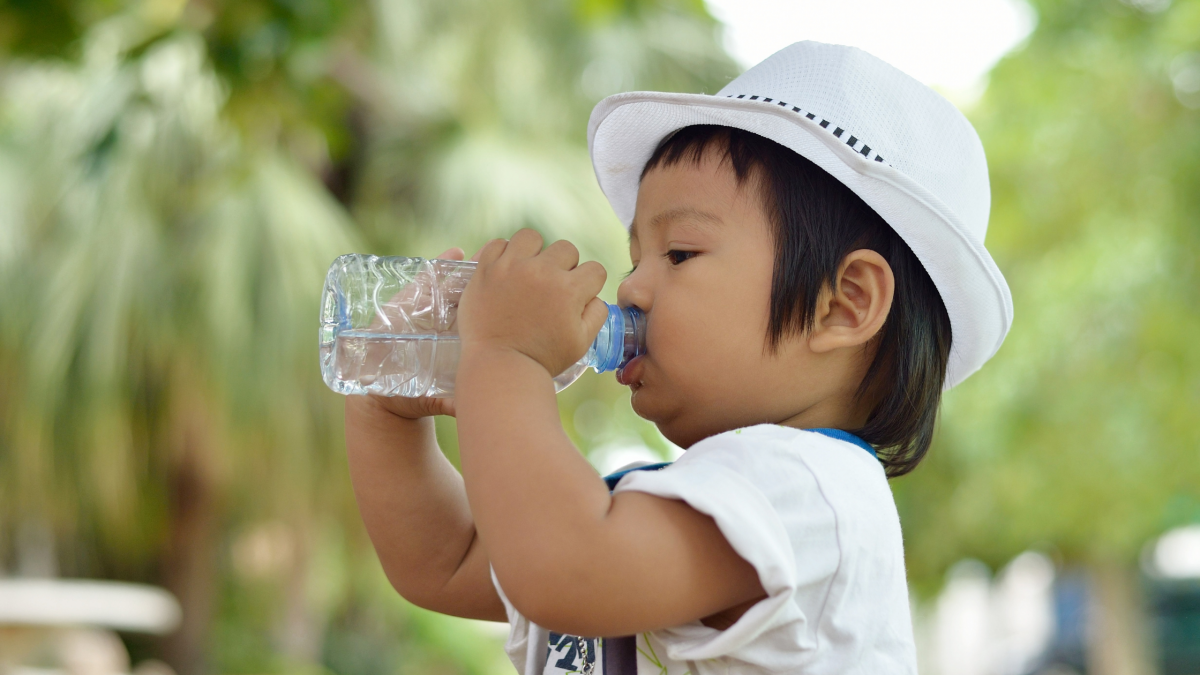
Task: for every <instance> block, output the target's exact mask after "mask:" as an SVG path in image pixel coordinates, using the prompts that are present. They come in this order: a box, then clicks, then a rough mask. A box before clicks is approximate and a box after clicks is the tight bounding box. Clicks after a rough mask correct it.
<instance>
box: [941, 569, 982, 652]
mask: <svg viewBox="0 0 1200 675" xmlns="http://www.w3.org/2000/svg"><path fill="white" fill-rule="evenodd" d="M934 611H935V613H934V619H933V621H934V627H933V642H934V644H933V648H934V653H933V659H934V662H935V665H936V667H937V672H939V673H942V675H990V673H989V668H988V661H989V659H988V658H987V653H988V651H989V650H988V646H989V645H988V638H989V635H990V633H991V579H990V574H989V572H988V568H987V566H986V565H984V564H983V563H981V562H979V561H978V560H963V561H961V562H959V563H956V564H955V565H954V567H951V568H950V571H949V572H948V573H947V575H946V585H945V587H943V588H942V593H941V595H939V596H938V599H937V608H936V609H935V610H934Z"/></svg>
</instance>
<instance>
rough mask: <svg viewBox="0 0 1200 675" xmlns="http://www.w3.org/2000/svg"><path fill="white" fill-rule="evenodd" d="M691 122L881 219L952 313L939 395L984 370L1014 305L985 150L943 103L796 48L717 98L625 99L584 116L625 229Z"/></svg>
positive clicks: (892, 75)
mask: <svg viewBox="0 0 1200 675" xmlns="http://www.w3.org/2000/svg"><path fill="white" fill-rule="evenodd" d="M693 124H716V125H722V126H727V127H736V128H738V129H744V130H746V131H750V132H753V133H755V134H758V135H759V136H764V137H766V138H769V139H771V140H773V141H775V142H776V143H779V144H781V145H784V146H786V147H788V148H790V149H792V150H794V151H796V152H798V153H800V154H801V155H802V156H804V157H806V158H808V159H809V160H810V161H812V162H813V163H814V164H816V165H817V166H819V167H821V168H822V169H824V170H825V171H827V172H828V173H829V174H830V175H832V176H833V177H834V178H836V179H838V180H839V181H841V182H842V183H844V184H845V185H846V186H847V187H849V188H850V189H851V190H853V191H854V192H855V193H856V194H857V195H858V196H859V197H861V198H862V200H863V201H864V202H866V203H867V204H868V205H869V206H870V207H871V208H873V209H875V211H876V212H877V213H878V214H879V215H880V216H882V217H883V219H884V220H886V221H887V222H888V224H889V225H891V226H892V227H893V228H894V229H895V230H896V232H897V233H898V234H899V235H900V236H901V237H902V238H903V239H904V241H905V242H906V243H907V244H908V246H909V247H910V248H911V249H912V251H913V253H914V254H915V255H916V256H917V259H918V260H920V261H921V264H922V265H924V266H925V270H926V271H927V272H928V273H929V276H930V278H931V279H932V280H933V283H934V285H936V286H937V289H938V291H939V292H940V293H941V295H942V301H943V302H944V303H945V305H946V311H947V313H948V314H949V315H950V327H951V331H952V347H951V350H950V362H949V366H948V369H947V374H946V383H945V386H946V387H947V388H949V387H952V386H954V385H956V384H958V383H959V382H962V381H963V380H964V379H966V378H967V376H968V375H970V374H971V373H973V372H975V371H976V370H978V369H979V368H980V366H982V365H983V364H984V362H986V361H987V360H988V359H989V358H991V357H992V355H993V354H995V353H996V350H998V349H999V348H1000V344H1001V343H1002V342H1004V336H1005V335H1006V334H1007V333H1008V328H1009V326H1010V325H1011V324H1012V296H1011V295H1010V294H1009V290H1008V284H1006V283H1005V281H1004V276H1003V275H1001V274H1000V270H999V269H998V268H997V267H996V263H995V262H994V261H993V260H992V257H991V256H990V255H989V254H988V252H987V249H985V248H984V246H983V239H984V235H985V234H986V233H987V222H988V211H989V209H990V208H991V190H990V188H989V186H988V173H987V159H986V158H985V157H984V154H983V144H982V143H980V142H979V136H978V135H977V134H976V133H975V129H974V127H972V126H971V123H970V122H968V121H967V119H966V118H965V117H963V115H962V113H960V112H959V111H958V109H957V108H955V107H954V106H953V105H952V104H951V103H950V102H949V101H947V100H946V99H944V98H942V97H941V96H939V95H938V94H937V93H936V92H934V91H933V90H932V89H930V88H929V87H927V86H925V85H923V84H921V83H920V82H918V81H916V80H914V79H913V78H911V77H909V76H908V75H905V74H904V73H902V72H900V71H899V70H897V69H896V68H894V67H892V66H890V65H888V64H887V63H884V62H883V61H881V60H880V59H878V58H876V57H874V56H871V55H870V54H868V53H866V52H864V51H862V50H860V49H855V48H853V47H844V46H840V45H827V44H822V43H819V42H797V43H796V44H794V45H791V46H790V47H786V48H784V49H781V50H780V51H778V52H776V53H775V54H774V55H772V56H771V57H769V58H768V59H766V60H765V61H763V62H762V63H760V64H758V65H756V66H754V67H753V68H751V69H750V70H747V71H746V72H745V73H743V74H742V75H741V76H739V77H738V78H736V79H734V80H733V81H732V82H730V83H729V84H728V85H727V86H726V87H725V88H724V89H722V90H721V91H719V92H717V94H716V95H712V96H710V95H706V94H669V93H662V92H629V93H625V94H617V95H615V96H609V97H608V98H606V99H604V100H603V101H600V103H599V104H597V105H596V108H595V110H593V111H592V117H591V120H590V122H589V123H588V149H589V150H590V151H591V154H592V166H593V167H594V168H595V170H596V177H597V178H598V179H599V181H600V188H601V189H602V190H603V191H604V194H605V195H606V196H607V197H608V200H609V202H610V203H611V204H612V206H613V209H614V210H615V211H616V212H617V216H619V217H620V218H621V220H622V221H623V222H624V223H625V226H626V227H629V224H630V221H632V220H633V213H634V207H635V205H636V203H637V192H638V184H639V182H640V178H641V173H642V168H643V167H644V166H645V165H646V161H647V160H649V159H650V155H651V154H653V152H654V150H655V148H657V147H658V144H659V143H660V142H661V141H662V140H663V139H664V138H666V137H667V136H668V135H670V134H671V133H672V132H674V131H676V130H677V129H680V128H683V127H686V126H691V125H693Z"/></svg>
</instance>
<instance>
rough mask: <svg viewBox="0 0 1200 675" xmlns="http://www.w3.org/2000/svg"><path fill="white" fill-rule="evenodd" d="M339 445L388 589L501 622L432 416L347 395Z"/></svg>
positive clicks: (458, 479)
mask: <svg viewBox="0 0 1200 675" xmlns="http://www.w3.org/2000/svg"><path fill="white" fill-rule="evenodd" d="M346 450H347V457H348V462H349V468H350V477H351V480H352V482H353V484H354V493H355V497H356V499H357V500H358V507H359V510H360V511H361V513H362V518H363V522H364V523H365V524H366V527H367V532H368V534H369V535H370V537H371V541H372V543H373V544H374V545H375V550H376V552H377V553H378V555H379V560H380V562H381V563H382V565H383V568H384V572H385V573H386V574H387V576H388V579H389V580H390V581H391V583H392V585H393V586H394V587H395V588H396V590H397V591H398V592H399V593H400V594H401V595H403V596H404V597H405V598H407V599H408V600H409V601H411V602H413V603H414V604H417V605H420V606H423V607H427V608H429V609H434V610H437V611H440V612H443V613H447V614H455V615H459V616H468V617H472V618H480V619H491V620H504V619H505V618H506V617H505V614H504V608H503V605H502V604H501V603H500V601H499V597H498V596H497V595H496V592H495V590H494V589H493V588H492V585H491V579H490V573H489V571H488V561H487V555H486V552H485V551H484V550H483V547H482V545H480V543H479V540H478V539H477V538H476V536H475V524H474V522H473V519H472V517H471V511H470V508H469V507H468V505H467V499H466V492H465V490H464V488H463V481H462V477H461V476H459V474H458V472H457V471H456V470H455V469H454V467H453V466H452V465H451V464H450V462H449V461H447V460H446V458H445V456H443V455H442V453H441V451H440V449H439V448H438V445H437V440H436V437H435V435H434V428H433V418H431V417H425V418H422V419H415V420H414V419H407V418H404V417H400V416H398V415H395V414H393V413H391V412H388V411H387V410H385V409H384V408H383V407H382V406H381V405H380V404H379V403H378V402H377V401H375V400H374V399H372V398H369V397H363V396H349V397H347V399H346Z"/></svg>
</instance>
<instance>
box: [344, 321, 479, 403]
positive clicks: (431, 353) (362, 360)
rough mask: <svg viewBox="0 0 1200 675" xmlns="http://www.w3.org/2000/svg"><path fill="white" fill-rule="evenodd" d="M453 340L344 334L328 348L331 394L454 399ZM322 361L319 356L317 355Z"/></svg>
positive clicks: (457, 345) (431, 336) (455, 356)
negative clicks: (329, 352) (335, 392)
mask: <svg viewBox="0 0 1200 675" xmlns="http://www.w3.org/2000/svg"><path fill="white" fill-rule="evenodd" d="M460 348H461V347H460V342H459V339H458V336H457V335H437V334H433V333H428V334H420V333H416V334H413V333H408V334H401V335H397V334H389V333H381V332H378V331H369V330H347V331H342V332H341V333H339V334H338V336H337V338H336V339H334V341H333V343H332V345H330V346H328V347H325V349H330V350H331V351H332V352H333V353H332V359H331V366H332V375H333V378H332V379H333V384H332V385H331V386H332V387H333V388H334V391H338V392H340V393H343V394H377V395H380V396H404V397H418V396H433V397H438V398H441V397H449V396H453V395H454V374H455V372H457V370H458V357H459V352H460ZM322 356H325V355H322Z"/></svg>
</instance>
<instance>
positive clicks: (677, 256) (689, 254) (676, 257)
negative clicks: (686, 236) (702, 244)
mask: <svg viewBox="0 0 1200 675" xmlns="http://www.w3.org/2000/svg"><path fill="white" fill-rule="evenodd" d="M664 256H665V257H666V259H667V260H670V261H671V264H672V265H678V264H680V263H682V262H683V261H685V260H691V259H692V258H694V257H696V252H695V251H680V250H678V249H671V250H670V251H667V252H666V253H665V254H664Z"/></svg>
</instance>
